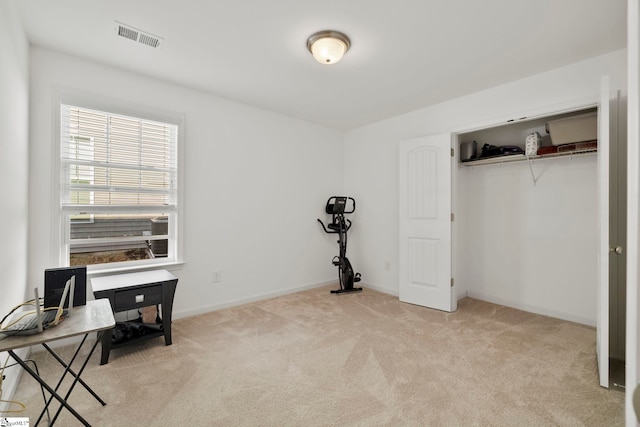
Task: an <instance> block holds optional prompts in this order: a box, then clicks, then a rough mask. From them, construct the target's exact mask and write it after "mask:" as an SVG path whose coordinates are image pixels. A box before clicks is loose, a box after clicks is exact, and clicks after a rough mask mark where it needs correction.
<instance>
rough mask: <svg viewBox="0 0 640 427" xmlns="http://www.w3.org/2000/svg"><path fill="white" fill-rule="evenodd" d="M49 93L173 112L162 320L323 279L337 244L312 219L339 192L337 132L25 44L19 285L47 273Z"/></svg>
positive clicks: (52, 258) (51, 219)
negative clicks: (171, 240) (170, 257)
mask: <svg viewBox="0 0 640 427" xmlns="http://www.w3.org/2000/svg"><path fill="white" fill-rule="evenodd" d="M60 88H62V89H61V90H62V91H63V92H64V91H68V90H70V89H73V91H75V92H78V91H79V92H83V93H86V94H89V95H90V96H95V98H96V99H100V98H105V99H109V100H115V101H117V102H124V103H131V104H132V105H135V106H136V108H138V109H139V108H140V107H143V108H144V107H145V106H147V107H149V108H152V109H163V110H167V111H172V112H176V113H180V114H183V115H184V123H185V129H184V136H185V138H184V139H185V140H184V147H185V148H184V172H185V173H184V261H185V264H184V266H183V267H182V268H180V269H177V270H175V271H173V273H174V274H176V276H178V278H179V279H180V281H179V283H178V289H177V291H176V299H175V303H174V316H176V317H179V316H184V315H189V314H195V313H199V312H203V311H209V310H211V309H214V308H218V307H222V306H225V305H229V304H233V303H236V302H241V301H248V300H251V299H255V298H260V297H264V296H268V295H275V294H278V293H282V292H287V291H292V290H295V289H300V288H304V287H308V286H314V285H318V284H322V283H325V282H327V281H332V280H335V279H334V277H335V274H336V273H335V271H334V267H333V266H332V265H331V258H332V257H333V255H334V252H336V250H337V248H335V247H334V246H336V245H335V243H334V242H332V241H331V239H327V238H326V237H325V235H324V234H323V233H322V232H321V229H320V226H319V225H318V224H317V222H316V218H317V217H319V216H321V215H322V212H323V209H324V203H325V201H326V199H327V198H328V197H329V196H330V195H333V194H336V193H340V192H341V191H342V185H343V163H342V143H343V140H342V138H343V134H342V132H340V131H336V130H332V129H328V128H324V127H320V126H317V125H314V124H310V123H307V122H303V121H300V120H297V119H293V118H290V117H286V116H283V115H279V114H276V113H272V112H268V111H264V110H260V109H257V108H253V107H250V106H246V105H243V104H239V103H236V102H232V101H228V100H225V99H222V98H217V97H213V96H210V95H206V94H203V93H201V92H198V91H193V90H190V89H186V88H182V87H179V86H175V85H172V84H168V83H165V82H161V81H157V80H153V79H149V78H147V77H144V76H140V75H137V74H133V73H129V72H126V71H122V70H118V69H114V68H109V67H106V66H103V65H100V64H97V63H93V62H88V61H85V60H82V59H79V58H77V57H71V56H67V55H64V54H61V53H57V52H53V51H50V50H46V49H42V48H32V50H31V105H32V107H31V116H30V118H31V123H30V130H31V137H30V144H31V149H32V152H33V153H34V154H33V155H32V156H31V163H30V165H29V170H30V179H31V194H30V196H31V199H30V204H31V205H30V209H31V211H32V213H33V214H32V217H31V221H30V224H29V226H30V230H31V232H32V234H31V239H30V256H29V279H30V280H31V281H34V282H37V281H39V280H42V279H41V277H42V275H43V270H44V269H45V268H47V267H51V266H55V265H58V259H57V257H56V255H55V253H56V252H55V248H56V240H57V238H56V231H55V230H56V227H57V224H56V222H55V218H56V217H55V213H54V212H52V208H53V207H54V206H55V195H54V194H52V185H51V182H52V180H53V179H56V177H55V176H54V169H53V165H54V159H52V147H53V146H54V144H56V141H54V138H53V135H54V132H53V131H54V129H53V126H54V125H53V118H54V114H55V109H54V102H53V99H54V90H56V89H60ZM214 270H220V271H221V272H222V274H221V276H222V281H221V282H220V283H216V284H214V283H213V282H212V279H213V271H214Z"/></svg>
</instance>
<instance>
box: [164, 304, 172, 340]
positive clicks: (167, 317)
mask: <svg viewBox="0 0 640 427" xmlns="http://www.w3.org/2000/svg"><path fill="white" fill-rule="evenodd" d="M163 298H164V297H163ZM164 299H166V303H165V301H163V303H162V329H163V330H164V343H165V345H171V342H172V341H171V312H172V306H173V296H171V297H170V298H164Z"/></svg>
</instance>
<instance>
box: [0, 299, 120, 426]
mask: <svg viewBox="0 0 640 427" xmlns="http://www.w3.org/2000/svg"><path fill="white" fill-rule="evenodd" d="M114 325H115V320H114V318H113V313H112V311H111V306H110V305H109V301H108V300H106V299H98V300H95V301H87V305H83V306H80V307H74V308H73V310H72V312H71V314H70V315H69V316H68V317H67V318H65V319H64V320H63V321H62V323H60V324H59V325H57V326H53V327H51V328H50V329H45V330H44V331H43V332H42V333H40V334H34V335H21V336H19V335H16V336H12V337H7V338H5V339H3V340H0V352H2V351H7V352H9V355H11V357H12V358H13V359H14V360H15V361H16V362H18V364H19V365H20V366H22V367H23V368H24V370H25V371H27V372H28V373H29V375H31V376H32V377H33V378H35V380H36V381H38V382H39V383H40V384H41V385H42V386H43V387H44V388H45V389H47V391H48V392H49V393H51V397H50V398H49V400H48V401H47V403H46V405H45V407H44V409H43V410H42V412H41V413H40V416H39V417H38V420H37V421H36V423H35V425H38V423H40V420H41V419H42V417H43V415H44V414H45V412H47V410H48V408H49V404H50V403H51V401H52V400H53V399H54V398H55V399H56V400H57V401H58V402H60V404H61V405H60V407H59V408H58V411H57V412H56V414H55V416H54V417H53V419H52V420H51V425H53V424H54V423H55V421H56V419H57V418H58V415H59V414H60V412H61V411H62V408H63V407H65V408H67V409H68V410H69V411H70V412H71V413H72V414H73V415H74V416H75V417H76V418H77V419H78V420H79V421H80V422H81V423H82V424H84V425H85V426H89V425H90V424H89V423H88V422H87V421H86V420H85V419H84V418H82V416H81V415H80V414H79V413H78V412H77V411H76V410H75V409H73V408H72V407H71V405H69V404H68V403H67V400H68V399H69V396H70V395H71V392H72V391H73V388H74V387H75V385H76V384H77V383H78V382H79V383H80V384H81V385H82V386H83V387H84V388H85V389H87V391H88V392H89V393H91V394H92V395H93V397H95V398H96V400H97V401H98V402H100V403H101V404H102V405H103V406H104V405H106V403H105V402H104V401H103V400H102V399H101V398H100V396H98V395H97V394H96V393H95V392H94V391H93V390H92V389H91V388H90V387H89V386H88V385H87V384H86V383H85V382H84V381H83V380H81V379H80V375H82V372H83V371H84V368H85V367H86V366H87V362H88V361H89V359H90V358H91V355H92V354H93V351H94V350H95V348H96V346H97V345H98V341H99V339H98V340H96V341H95V342H94V343H93V345H92V346H91V351H89V354H87V357H86V358H85V360H84V362H83V363H82V367H81V368H80V370H79V371H78V373H75V372H74V371H73V370H72V369H71V365H72V364H73V362H74V360H75V359H76V357H77V356H78V354H79V353H80V349H81V348H82V346H83V344H84V343H85V341H86V339H87V337H88V336H89V334H91V333H94V332H98V336H100V335H102V334H103V331H106V330H110V329H111V328H113V326H114ZM79 335H84V337H83V338H82V341H81V342H80V344H79V345H78V347H77V349H76V351H75V353H74V354H73V357H72V358H71V360H70V361H69V362H68V363H66V362H64V361H63V360H62V359H61V358H60V356H58V355H57V354H56V353H55V352H54V351H53V350H52V349H51V347H49V345H48V343H50V342H52V341H56V340H60V339H64V338H70V337H75V336H79ZM34 345H42V346H43V347H44V348H45V349H46V350H47V351H48V352H49V353H50V354H51V355H52V356H53V357H54V358H55V359H56V360H57V361H58V363H60V364H61V365H62V366H63V367H64V368H65V370H64V373H63V374H62V376H61V377H60V380H59V381H58V384H57V385H56V386H55V388H52V387H51V386H50V385H49V384H47V383H46V382H45V381H44V380H43V379H42V378H41V377H40V376H39V375H38V374H37V373H36V372H35V371H34V370H33V369H31V367H29V365H27V364H26V363H25V361H24V360H22V359H21V358H20V357H19V356H18V355H17V354H15V352H14V350H17V349H19V348H23V347H30V346H34ZM68 373H69V374H71V375H72V376H73V377H74V380H73V382H72V384H71V386H70V387H69V390H68V391H67V393H66V394H65V396H64V397H63V396H61V395H60V394H59V393H58V389H59V388H60V385H61V384H62V381H63V380H64V377H65V376H66V375H67V374H68Z"/></svg>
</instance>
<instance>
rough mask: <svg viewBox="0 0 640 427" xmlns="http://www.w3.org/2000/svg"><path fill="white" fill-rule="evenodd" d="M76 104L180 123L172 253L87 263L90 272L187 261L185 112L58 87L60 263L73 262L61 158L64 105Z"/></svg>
mask: <svg viewBox="0 0 640 427" xmlns="http://www.w3.org/2000/svg"><path fill="white" fill-rule="evenodd" d="M63 104H65V105H73V106H76V107H80V108H87V109H92V110H98V111H102V112H105V113H109V114H117V115H124V116H130V117H134V118H138V119H142V120H151V121H156V122H162V123H166V124H172V125H175V126H177V150H176V156H177V159H176V164H177V169H178V170H177V180H178V185H177V189H176V192H177V194H176V208H175V212H174V214H173V215H169V217H168V218H169V219H168V221H169V224H168V229H169V232H168V236H169V237H168V242H167V244H168V246H169V248H170V249H169V254H170V255H171V254H173V256H170V257H166V258H156V259H146V260H138V261H126V262H114V263H105V264H94V265H88V266H87V273H88V274H100V273H114V272H119V271H133V270H144V269H148V268H151V267H160V266H162V267H170V266H176V265H182V264H183V263H184V261H183V258H182V254H183V235H184V233H183V208H184V206H183V205H184V203H183V200H184V166H183V159H184V155H183V153H184V114H181V113H175V112H171V111H167V110H161V109H158V108H156V107H149V106H147V105H140V104H136V103H132V102H130V101H124V100H117V99H110V98H108V97H105V96H101V95H95V94H87V93H84V92H78V91H73V90H69V89H61V88H55V89H54V108H53V111H54V120H53V125H54V128H55V131H54V132H53V135H54V143H53V144H52V147H53V150H52V162H53V167H52V172H53V179H52V180H51V182H52V186H53V189H52V195H53V196H52V205H53V206H52V210H51V212H52V213H53V215H52V227H51V230H52V234H53V236H52V245H53V246H54V247H53V248H52V253H53V254H58V255H57V258H58V259H57V265H59V266H69V255H70V241H69V238H70V231H71V230H70V226H71V215H70V214H69V213H67V212H65V211H64V210H63V207H62V203H61V202H62V197H63V192H64V188H63V184H62V182H61V180H62V177H61V173H62V170H61V168H62V161H61V152H60V150H61V139H60V138H61V124H62V123H61V122H62V120H61V110H62V105H63Z"/></svg>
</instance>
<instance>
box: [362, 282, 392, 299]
mask: <svg viewBox="0 0 640 427" xmlns="http://www.w3.org/2000/svg"><path fill="white" fill-rule="evenodd" d="M358 285H359V286H362V287H363V288H365V289H373V290H374V291H378V292H382V293H383V294H387V295H393V296H394V297H397V296H398V290H397V289H389V288H384V287H382V286H377V285H372V284H370V283H362V284H358Z"/></svg>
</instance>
